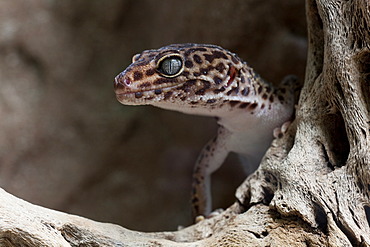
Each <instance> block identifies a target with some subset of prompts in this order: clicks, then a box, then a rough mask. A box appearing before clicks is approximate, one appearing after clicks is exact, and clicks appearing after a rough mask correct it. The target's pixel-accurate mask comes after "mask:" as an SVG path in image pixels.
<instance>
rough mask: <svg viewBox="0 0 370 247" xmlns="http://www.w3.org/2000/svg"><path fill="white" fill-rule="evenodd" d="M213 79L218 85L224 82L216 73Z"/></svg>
mask: <svg viewBox="0 0 370 247" xmlns="http://www.w3.org/2000/svg"><path fill="white" fill-rule="evenodd" d="M213 81H214V82H215V83H216V84H217V85H218V84H220V83H221V82H222V79H221V78H220V77H218V76H217V75H216V76H214V77H213Z"/></svg>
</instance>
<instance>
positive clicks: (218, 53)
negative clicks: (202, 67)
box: [204, 51, 227, 63]
mask: <svg viewBox="0 0 370 247" xmlns="http://www.w3.org/2000/svg"><path fill="white" fill-rule="evenodd" d="M204 57H205V59H206V60H207V61H208V62H210V63H212V61H213V60H214V59H217V58H223V59H227V56H226V55H225V53H223V52H221V51H213V52H212V54H204Z"/></svg>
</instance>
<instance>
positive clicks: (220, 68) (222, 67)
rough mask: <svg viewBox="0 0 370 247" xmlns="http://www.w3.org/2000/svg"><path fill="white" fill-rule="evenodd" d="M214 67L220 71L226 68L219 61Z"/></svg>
mask: <svg viewBox="0 0 370 247" xmlns="http://www.w3.org/2000/svg"><path fill="white" fill-rule="evenodd" d="M215 69H216V70H217V71H218V72H220V73H222V72H223V71H224V70H225V69H226V67H225V65H224V64H223V63H219V64H217V65H216V67H215Z"/></svg>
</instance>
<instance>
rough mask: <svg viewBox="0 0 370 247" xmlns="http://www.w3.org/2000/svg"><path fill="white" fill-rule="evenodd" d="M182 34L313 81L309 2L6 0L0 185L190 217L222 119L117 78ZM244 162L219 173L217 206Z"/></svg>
mask: <svg viewBox="0 0 370 247" xmlns="http://www.w3.org/2000/svg"><path fill="white" fill-rule="evenodd" d="M183 42H194V43H212V44H217V45H221V46H223V47H224V48H227V49H229V50H231V51H233V52H235V53H237V54H238V55H239V56H240V57H242V58H243V59H245V60H246V61H248V63H249V64H250V65H251V66H252V67H254V68H255V69H256V71H257V72H258V73H260V74H261V75H262V76H263V77H264V78H266V79H268V80H270V81H272V82H273V83H278V82H279V81H280V80H281V78H282V77H283V76H284V75H286V74H296V75H298V76H299V77H300V79H301V80H302V79H303V75H304V67H305V58H306V48H307V47H306V29H305V16H304V1H297V0H289V1H288V0H287V1H280V0H270V1H259V0H228V1H223V0H201V1H200V0H197V1H195V0H193V1H180V0H176V1H174V0H161V1H153V0H126V1H121V0H111V1H99V0H64V1H47V0H34V1H21V0H13V1H1V2H0V186H1V187H2V188H4V189H6V190H7V191H9V192H11V193H13V194H15V195H16V196H18V197H21V198H24V199H26V200H28V201H30V202H32V203H36V204H39V205H42V206H47V207H50V208H55V209H58V210H62V211H66V212H69V213H73V214H79V215H83V216H86V217H89V218H92V219H95V220H99V221H105V222H113V223H118V224H120V225H122V226H125V227H128V228H130V229H137V230H147V231H149V230H150V231H153V230H155V231H159V230H174V229H176V226H177V225H187V224H189V223H190V213H189V195H190V183H191V180H190V178H191V170H192V166H193V164H194V161H195V159H196V156H197V154H198V153H199V151H200V149H201V148H202V146H203V145H204V144H205V142H206V141H207V140H208V139H209V138H210V137H212V135H213V134H214V132H215V129H216V124H215V122H214V120H213V119H209V118H202V117H194V116H188V115H183V114H180V113H175V112H168V111H164V110H160V109H155V108H152V107H149V106H148V107H128V106H123V105H120V104H119V103H118V102H117V101H116V100H115V96H114V94H113V87H112V82H113V79H114V77H115V75H116V74H118V73H119V72H120V71H121V70H123V69H124V68H125V67H126V66H127V65H128V64H129V63H130V61H131V56H132V55H133V54H135V53H138V52H140V51H142V50H144V49H149V48H158V47H161V46H163V45H167V44H170V43H183ZM235 163H238V160H237V158H236V157H231V158H230V159H228V165H225V166H224V167H223V168H222V169H221V171H219V172H217V173H216V174H215V176H214V179H213V182H214V194H215V200H214V201H215V207H226V206H228V205H229V204H230V203H232V202H233V196H232V195H233V190H234V189H235V188H236V187H237V185H238V184H239V183H240V182H241V181H242V180H243V178H244V176H243V175H242V173H241V172H240V167H239V166H238V165H237V164H235Z"/></svg>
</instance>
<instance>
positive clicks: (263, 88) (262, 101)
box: [114, 44, 295, 216]
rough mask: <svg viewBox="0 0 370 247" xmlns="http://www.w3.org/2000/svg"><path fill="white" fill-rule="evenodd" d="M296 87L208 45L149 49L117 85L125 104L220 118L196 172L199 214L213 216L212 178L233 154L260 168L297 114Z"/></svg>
mask: <svg viewBox="0 0 370 247" xmlns="http://www.w3.org/2000/svg"><path fill="white" fill-rule="evenodd" d="M294 85H295V80H294V79H292V78H291V79H286V80H283V81H282V82H281V83H280V85H279V87H277V88H275V87H273V86H272V85H271V84H270V83H268V82H266V81H264V80H263V79H262V78H261V77H260V76H259V75H258V74H256V73H255V72H254V70H253V69H252V68H251V67H249V66H248V65H247V63H245V62H244V61H242V60H241V59H240V58H239V57H238V56H237V55H236V54H234V53H231V52H229V51H227V50H225V49H223V48H221V47H219V46H215V45H205V44H177V45H169V46H165V47H162V48H160V49H157V50H147V51H143V52H142V53H140V54H137V55H135V56H134V57H133V61H132V64H131V65H130V66H128V67H127V68H126V69H125V70H124V71H123V72H121V73H120V74H119V75H117V76H116V78H115V82H114V88H115V93H116V97H117V99H118V101H119V102H121V103H122V104H125V105H153V106H156V107H160V108H164V109H169V110H174V111H179V112H183V113H187V114H196V115H204V116H213V117H216V118H217V121H218V124H219V128H218V131H217V135H216V136H215V137H214V138H213V139H212V140H210V141H209V142H208V143H207V144H206V145H205V147H204V148H203V150H202V152H201V153H200V155H199V157H198V159H197V161H196V164H195V168H194V172H193V190H192V205H193V215H194V216H198V215H208V214H209V213H210V212H211V209H212V208H211V196H210V176H211V174H212V173H213V172H214V171H215V170H217V169H218V168H219V167H220V166H221V165H222V163H223V162H224V160H225V159H226V157H227V155H228V154H229V153H230V152H235V153H238V154H239V155H241V156H242V157H244V158H245V159H246V160H247V162H248V165H249V166H252V167H256V166H257V165H258V164H259V162H260V161H261V159H262V157H263V155H264V154H265V152H266V150H267V148H268V147H269V145H270V143H271V141H272V139H273V130H274V129H275V128H277V127H280V126H281V125H282V124H283V123H284V122H286V121H288V120H289V119H290V118H291V116H292V114H293V109H294V101H295V99H294Z"/></svg>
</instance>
